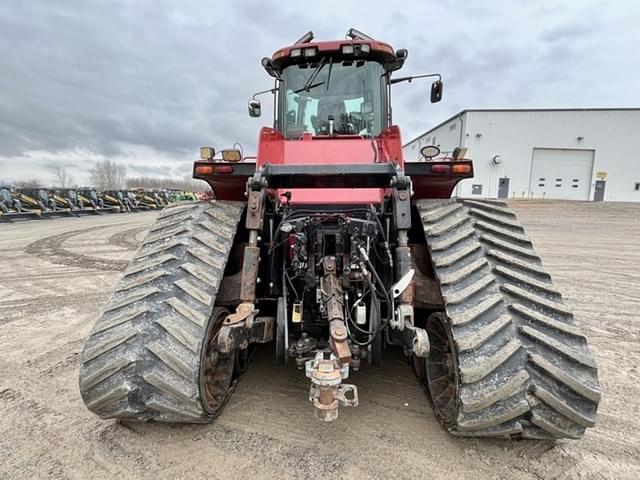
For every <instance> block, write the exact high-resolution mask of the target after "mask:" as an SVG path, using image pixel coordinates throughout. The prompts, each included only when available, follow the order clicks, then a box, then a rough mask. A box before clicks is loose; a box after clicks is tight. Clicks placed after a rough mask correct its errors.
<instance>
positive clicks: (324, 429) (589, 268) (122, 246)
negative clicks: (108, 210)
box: [0, 202, 640, 479]
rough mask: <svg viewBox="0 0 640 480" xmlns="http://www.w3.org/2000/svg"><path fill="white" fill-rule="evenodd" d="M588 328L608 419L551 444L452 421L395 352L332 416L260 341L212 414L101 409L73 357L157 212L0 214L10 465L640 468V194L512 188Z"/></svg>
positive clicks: (36, 469) (56, 474) (142, 469)
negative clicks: (472, 429)
mask: <svg viewBox="0 0 640 480" xmlns="http://www.w3.org/2000/svg"><path fill="white" fill-rule="evenodd" d="M513 206H514V208H515V209H516V211H517V212H518V213H519V214H520V217H521V219H522V220H523V222H524V223H525V225H526V226H527V227H528V231H529V234H530V235H531V236H532V238H533V240H534V242H535V244H536V246H537V249H538V251H539V252H540V253H541V254H542V256H543V258H544V259H545V263H546V266H547V268H548V270H549V271H550V272H551V273H552V274H553V275H554V278H555V281H556V283H557V284H558V285H559V286H560V288H561V290H562V291H563V292H564V294H565V297H566V299H567V301H568V303H569V304H570V305H571V306H572V307H573V308H574V310H575V313H576V316H577V318H578V321H579V322H580V324H581V325H582V327H583V329H584V330H585V331H586V333H587V335H588V336H589V337H590V340H591V345H592V349H593V351H594V354H595V356H596V360H597V362H598V365H599V368H600V382H601V384H602V391H603V400H602V403H601V406H600V410H599V423H598V425H597V427H596V428H595V429H592V430H590V431H589V432H588V433H587V435H586V436H585V438H584V439H583V440H582V441H578V442H574V441H562V442H557V443H556V444H555V445H554V444H550V443H535V442H528V441H522V442H503V441H486V440H485V441H483V440H475V439H460V438H455V437H452V436H450V435H448V434H446V433H445V432H443V431H442V430H441V428H440V427H439V426H438V423H437V421H436V420H435V418H434V416H433V413H432V411H431V407H430V406H429V404H428V402H427V399H426V398H425V396H424V394H423V392H422V390H421V389H420V387H419V386H418V384H417V383H416V381H415V380H414V377H413V374H412V373H411V371H410V369H409V368H408V367H407V366H406V365H405V363H404V362H403V361H402V358H400V357H392V358H390V359H388V360H387V361H386V363H385V366H384V367H383V368H381V369H375V370H371V369H366V368H364V369H363V370H361V371H360V372H358V373H356V374H354V375H352V378H353V383H356V384H357V385H358V388H359V389H360V399H361V406H360V407H358V408H356V409H352V410H343V411H342V412H341V417H340V419H339V420H338V421H337V422H334V423H332V424H329V425H325V424H321V423H319V422H317V421H316V420H315V419H314V418H313V414H312V407H311V405H310V404H309V403H308V401H307V400H306V394H307V389H308V384H307V381H306V380H305V378H304V375H303V374H302V373H301V372H299V371H297V370H296V369H295V368H293V367H274V366H273V362H272V361H271V358H272V352H271V351H270V349H268V348H265V349H263V351H261V352H260V353H259V355H258V358H257V360H256V362H254V364H253V365H252V367H251V368H250V369H249V372H248V373H247V375H246V376H245V377H244V378H243V379H242V381H241V383H240V385H239V387H238V389H237V390H236V393H235V394H234V396H233V398H232V400H231V402H230V404H229V405H228V407H227V409H226V410H225V412H224V413H223V414H222V416H221V417H220V418H219V419H218V420H217V421H216V422H215V423H214V424H212V425H208V426H179V427H171V426H163V425H134V426H130V425H128V426H125V425H121V424H118V423H116V422H113V421H100V420H98V419H97V418H96V417H94V416H93V415H92V414H90V413H89V412H88V411H87V410H86V409H85V408H84V406H83V404H82V401H81V400H80V395H79V393H78V380H77V377H78V356H79V352H80V350H81V348H82V342H83V338H84V337H85V335H86V334H87V333H88V332H89V329H90V328H91V324H92V322H93V320H94V318H96V316H97V315H98V312H99V310H100V308H101V306H102V304H103V303H104V302H105V301H106V300H107V297H108V295H109V291H110V290H111V288H112V287H113V285H114V284H115V282H116V281H117V280H118V276H119V271H120V270H122V269H123V268H124V265H125V264H126V260H127V259H128V258H129V257H130V256H131V255H132V253H133V250H134V249H135V244H136V237H137V238H138V239H139V238H140V237H141V236H142V235H143V231H144V229H145V227H146V226H148V225H149V224H150V223H151V222H152V221H153V219H154V218H155V214H154V213H140V214H131V215H109V216H103V217H95V218H81V219H73V218H71V219H59V220H51V221H34V222H27V223H22V224H12V225H0V271H1V272H2V275H1V277H0V478H3V479H4V478H78V479H86V478H95V479H98V478H109V479H110V478H153V479H158V478H204V477H206V478H230V477H261V478H262V477H277V478H289V477H291V478H295V477H297V478H308V477H320V476H326V477H332V478H335V477H345V478H363V477H371V478H388V477H394V478H447V479H452V478H454V479H458V478H473V479H478V478H508V479H513V478H518V479H519V478H522V479H539V478H612V479H621V478H628V479H637V478H640V420H639V418H640V403H639V402H638V398H640V371H639V367H638V359H639V358H640V319H639V318H638V312H639V311H640V204H638V205H629V204H614V203H601V204H581V203H565V202H514V203H513Z"/></svg>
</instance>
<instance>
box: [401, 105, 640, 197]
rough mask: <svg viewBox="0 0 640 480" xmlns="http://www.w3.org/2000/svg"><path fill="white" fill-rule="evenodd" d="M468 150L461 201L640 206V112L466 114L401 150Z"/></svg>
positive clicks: (410, 157) (408, 155) (410, 155)
mask: <svg viewBox="0 0 640 480" xmlns="http://www.w3.org/2000/svg"><path fill="white" fill-rule="evenodd" d="M424 145H437V146H439V147H440V149H441V151H442V152H443V153H445V154H446V153H449V152H451V151H453V149H454V148H455V147H457V146H462V147H466V148H467V149H468V153H467V157H468V158H471V159H473V161H474V162H473V163H474V170H475V177H474V178H473V179H469V180H464V181H463V182H460V185H459V186H458V188H457V190H456V195H458V196H478V197H493V198H495V197H498V198H512V197H515V198H557V199H570V200H595V201H599V200H600V201H601V200H607V201H622V202H640V158H639V156H640V108H611V109H604V108H602V109H601V108H585V109H540V110H463V111H462V112H460V113H458V114H457V115H454V116H453V117H451V118H449V119H447V120H446V121H444V122H442V123H441V124H440V125H437V126H436V127H434V128H432V129H431V130H429V131H427V132H426V133H424V134H422V135H420V136H419V137H417V138H415V139H414V140H411V141H410V142H409V143H407V144H406V145H405V146H404V157H405V160H406V161H424V159H421V158H420V148H421V147H423V146H424Z"/></svg>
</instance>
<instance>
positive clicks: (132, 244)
mask: <svg viewBox="0 0 640 480" xmlns="http://www.w3.org/2000/svg"><path fill="white" fill-rule="evenodd" d="M145 230H147V227H135V228H129V229H127V230H123V231H121V232H117V233H114V234H113V235H111V236H110V237H109V238H108V239H107V242H108V243H109V244H110V245H116V246H118V247H122V248H126V249H127V250H133V251H135V250H137V249H138V247H139V246H140V240H138V239H137V238H136V236H137V235H138V234H139V233H140V232H144V231H145Z"/></svg>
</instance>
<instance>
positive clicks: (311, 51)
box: [304, 47, 318, 57]
mask: <svg viewBox="0 0 640 480" xmlns="http://www.w3.org/2000/svg"><path fill="white" fill-rule="evenodd" d="M317 53H318V49H317V48H316V47H307V48H305V49H304V56H305V57H315V56H316V55H317Z"/></svg>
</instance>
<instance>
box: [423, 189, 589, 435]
mask: <svg viewBox="0 0 640 480" xmlns="http://www.w3.org/2000/svg"><path fill="white" fill-rule="evenodd" d="M417 207H418V212H419V214H420V217H421V219H422V223H423V227H424V231H425V236H426V240H427V246H428V248H429V250H430V252H431V256H432V261H433V265H434V271H435V273H436V277H437V279H438V281H439V283H440V285H441V292H442V296H443V299H444V301H445V310H446V314H447V317H448V319H449V322H450V325H451V330H452V334H453V338H454V342H455V344H456V347H457V353H458V365H459V373H460V379H461V380H460V382H461V383H460V385H459V389H458V403H457V409H458V413H457V420H456V421H455V422H453V423H452V424H450V425H447V427H448V428H449V430H450V431H451V432H452V433H454V434H457V435H463V436H482V437H487V436H489V437H510V438H535V439H555V438H580V437H581V436H582V435H583V434H584V431H585V428H587V427H592V426H593V425H594V424H595V421H596V411H597V407H598V402H599V401H600V387H599V384H598V377H597V370H596V365H595V362H594V360H593V358H592V356H591V354H590V352H589V348H588V346H587V341H586V338H585V337H584V336H583V335H582V334H581V333H580V331H579V329H578V328H577V327H576V324H575V321H574V318H573V315H572V314H571V311H570V310H569V309H568V307H567V306H566V304H565V303H564V301H563V299H562V296H561V295H560V293H559V292H558V291H557V290H556V288H555V286H554V285H553V283H552V281H551V277H550V276H549V274H547V273H546V272H545V271H544V269H543V266H542V261H541V259H540V257H539V256H538V255H537V254H536V253H535V251H534V250H533V245H532V243H531V241H530V240H529V238H528V237H527V235H526V233H525V231H524V228H523V227H522V226H521V225H520V223H519V221H518V219H517V218H516V215H515V214H514V213H513V212H512V211H511V210H510V209H509V207H508V206H507V204H506V203H503V202H500V201H495V200H490V201H484V200H482V201H481V200H464V199H463V200H420V201H418V202H417Z"/></svg>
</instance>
